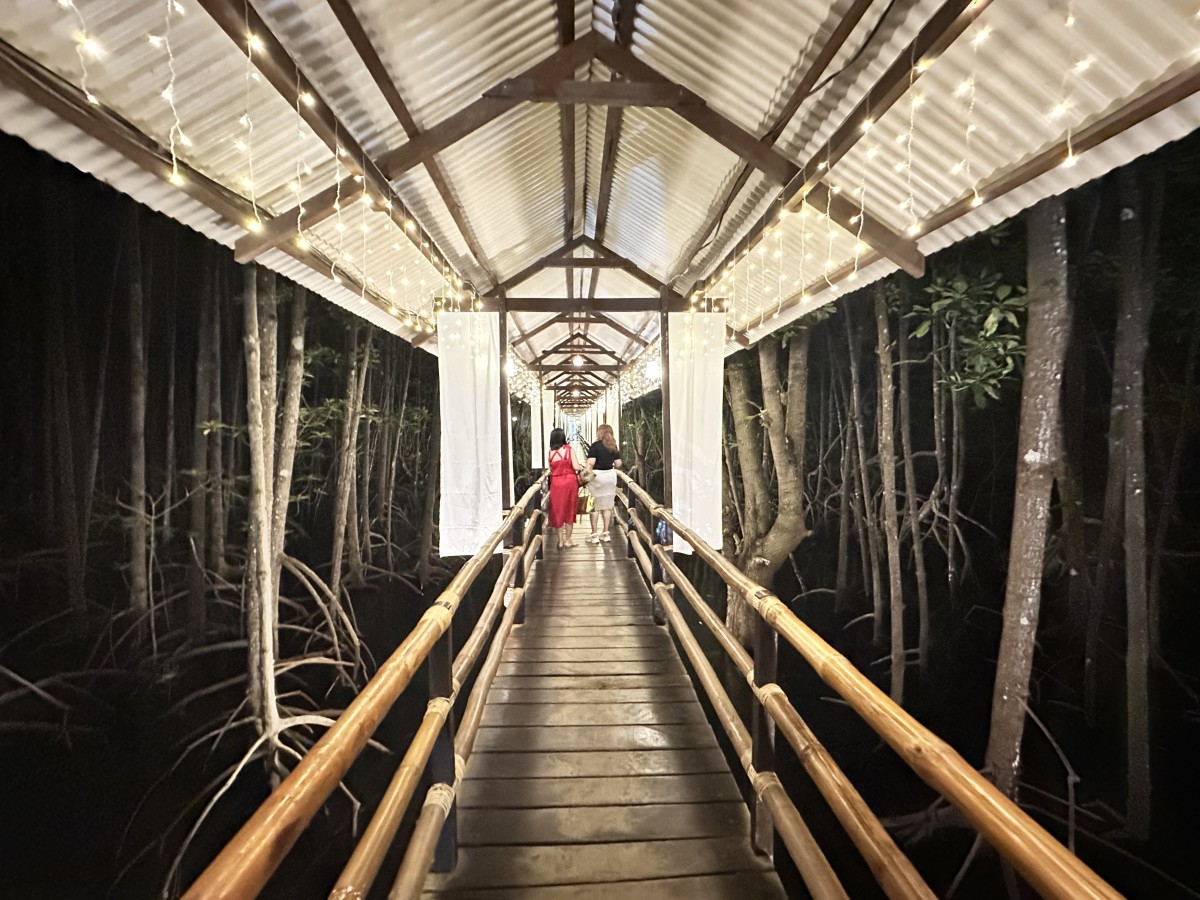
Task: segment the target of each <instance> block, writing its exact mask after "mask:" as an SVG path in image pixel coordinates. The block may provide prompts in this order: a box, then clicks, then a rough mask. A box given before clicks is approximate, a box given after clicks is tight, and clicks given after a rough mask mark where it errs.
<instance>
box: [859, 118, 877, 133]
mask: <svg viewBox="0 0 1200 900" xmlns="http://www.w3.org/2000/svg"><path fill="white" fill-rule="evenodd" d="M874 125H875V120H874V119H864V120H863V123H862V130H863V131H864V132H866V131H870V130H871V129H872V128H873V127H874Z"/></svg>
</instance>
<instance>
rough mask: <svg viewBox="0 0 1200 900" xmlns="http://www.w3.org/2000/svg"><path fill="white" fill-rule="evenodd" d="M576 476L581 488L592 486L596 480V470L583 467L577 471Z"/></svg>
mask: <svg viewBox="0 0 1200 900" xmlns="http://www.w3.org/2000/svg"><path fill="white" fill-rule="evenodd" d="M575 474H576V475H577V476H578V477H579V484H580V486H583V485H587V484H591V483H592V482H593V481H595V480H596V470H595V469H593V468H592V467H591V466H583V467H582V468H580V469H576V470H575Z"/></svg>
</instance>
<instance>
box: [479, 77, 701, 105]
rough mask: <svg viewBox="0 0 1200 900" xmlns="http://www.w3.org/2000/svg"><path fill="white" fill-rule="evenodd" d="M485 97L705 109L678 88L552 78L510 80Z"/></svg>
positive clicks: (697, 99) (651, 83) (694, 96)
mask: <svg viewBox="0 0 1200 900" xmlns="http://www.w3.org/2000/svg"><path fill="white" fill-rule="evenodd" d="M484 96H485V97H502V98H505V99H508V100H520V101H523V102H529V103H560V104H563V105H565V106H572V105H575V104H583V105H587V106H660V107H669V108H672V109H673V108H676V107H680V106H703V105H704V100H702V99H701V98H700V97H699V96H698V95H697V94H695V93H693V92H692V91H689V90H688V89H687V88H685V87H683V86H682V85H678V84H670V83H666V82H661V81H576V80H574V79H567V80H562V81H556V80H553V79H549V78H509V79H506V80H505V81H502V82H500V84H498V85H496V86H495V87H494V88H492V89H491V90H489V91H488V92H487V93H486V94H484Z"/></svg>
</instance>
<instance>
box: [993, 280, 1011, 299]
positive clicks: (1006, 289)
mask: <svg viewBox="0 0 1200 900" xmlns="http://www.w3.org/2000/svg"><path fill="white" fill-rule="evenodd" d="M1011 293H1012V285H1011V284H1002V285H1000V287H998V288H996V299H997V300H1003V299H1004V298H1005V297H1007V296H1008V295H1009V294H1011Z"/></svg>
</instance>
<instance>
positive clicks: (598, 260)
mask: <svg viewBox="0 0 1200 900" xmlns="http://www.w3.org/2000/svg"><path fill="white" fill-rule="evenodd" d="M539 268H542V269H624V270H625V271H626V272H629V271H630V270H634V269H637V266H636V265H634V264H633V263H631V262H629V260H625V259H611V258H608V257H603V256H593V257H591V258H586V257H581V256H556V257H554V258H552V259H543V260H542V261H541V263H540V264H539Z"/></svg>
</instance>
